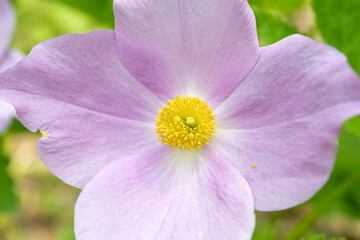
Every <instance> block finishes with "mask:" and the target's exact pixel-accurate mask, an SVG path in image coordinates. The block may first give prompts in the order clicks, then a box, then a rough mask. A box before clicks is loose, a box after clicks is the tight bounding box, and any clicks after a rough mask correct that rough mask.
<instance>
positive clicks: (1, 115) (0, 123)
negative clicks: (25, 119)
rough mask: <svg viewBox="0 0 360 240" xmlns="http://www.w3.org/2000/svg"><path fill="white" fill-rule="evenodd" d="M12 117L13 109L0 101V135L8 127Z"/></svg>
mask: <svg viewBox="0 0 360 240" xmlns="http://www.w3.org/2000/svg"><path fill="white" fill-rule="evenodd" d="M13 117H15V110H14V108H13V107H12V106H11V105H10V104H8V103H6V102H2V101H0V134H1V133H2V132H3V131H5V130H6V129H7V128H8V127H9V125H10V123H11V119H12V118H13Z"/></svg>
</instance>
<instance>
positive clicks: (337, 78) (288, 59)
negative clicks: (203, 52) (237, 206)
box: [213, 35, 360, 211]
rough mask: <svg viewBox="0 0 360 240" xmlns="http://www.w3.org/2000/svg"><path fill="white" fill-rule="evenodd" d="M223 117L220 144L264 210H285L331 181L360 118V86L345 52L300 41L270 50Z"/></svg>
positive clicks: (229, 101) (219, 116) (282, 43)
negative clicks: (345, 126) (345, 138)
mask: <svg viewBox="0 0 360 240" xmlns="http://www.w3.org/2000/svg"><path fill="white" fill-rule="evenodd" d="M215 113H216V115H217V126H218V131H217V134H216V136H215V138H214V139H213V144H215V145H216V146H217V147H218V148H219V150H220V151H221V152H222V153H223V154H224V155H225V156H226V158H227V159H229V160H230V161H232V163H233V164H234V166H236V167H237V169H238V170H239V171H240V172H241V174H242V175H243V176H244V177H245V178H246V179H247V181H248V182H249V185H250V186H251V189H252V191H253V193H254V198H255V207H256V209H258V210H265V211H270V210H280V209H285V208H289V207H292V206H295V205H297V204H299V203H301V202H303V201H306V200H308V199H309V198H310V197H311V196H313V194H314V193H315V192H316V191H318V190H319V189H320V188H321V187H322V185H323V184H324V183H325V182H326V180H327V179H328V177H329V174H330V172H331V169H332V166H333V163H334V159H335V155H336V151H337V146H336V140H337V137H338V133H339V129H340V127H341V125H342V123H343V121H344V120H346V119H347V118H350V117H352V116H355V115H356V114H359V113H360V80H359V78H358V77H357V76H356V74H355V73H354V72H353V70H352V69H351V68H350V67H349V65H348V64H347V61H346V58H345V57H344V56H343V55H342V54H341V53H339V52H338V51H337V50H335V49H333V48H331V47H329V46H327V45H325V44H322V43H318V42H316V41H314V40H310V39H308V38H305V37H302V36H299V35H295V36H291V37H288V38H286V39H284V40H282V41H280V42H278V43H276V44H274V45H271V46H268V47H265V48H263V49H262V50H261V53H260V59H259V62H258V63H257V65H256V66H255V68H254V69H253V71H252V72H251V73H250V74H249V75H248V76H247V78H246V79H245V80H244V81H243V82H242V83H241V84H240V86H239V87H238V88H237V89H236V90H235V91H234V93H233V94H232V95H231V96H230V97H229V98H228V99H227V100H226V101H225V102H224V103H223V104H222V105H221V106H219V108H218V109H216V111H215ZM254 164H256V167H255V165H254ZM253 165H254V166H253ZM254 167H255V168H254Z"/></svg>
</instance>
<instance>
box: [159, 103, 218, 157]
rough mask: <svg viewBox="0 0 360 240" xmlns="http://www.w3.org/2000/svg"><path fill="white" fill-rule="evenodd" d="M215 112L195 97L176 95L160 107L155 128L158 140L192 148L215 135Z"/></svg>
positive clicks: (201, 144)
mask: <svg viewBox="0 0 360 240" xmlns="http://www.w3.org/2000/svg"><path fill="white" fill-rule="evenodd" d="M215 125H216V123H215V115H214V114H213V113H212V110H211V108H210V107H209V105H208V104H207V103H206V102H204V101H202V100H200V99H199V98H197V97H189V96H176V97H175V99H174V100H169V101H168V105H167V106H166V105H164V106H163V108H162V109H160V110H159V115H158V117H157V119H156V123H155V126H156V127H157V128H156V129H155V131H156V134H157V135H158V137H159V141H160V142H161V143H163V144H166V145H169V146H173V147H174V148H180V149H189V150H191V151H194V150H195V149H200V148H201V147H202V146H204V145H205V144H207V143H208V142H209V140H210V139H211V137H213V136H214V134H215V132H216V130H215Z"/></svg>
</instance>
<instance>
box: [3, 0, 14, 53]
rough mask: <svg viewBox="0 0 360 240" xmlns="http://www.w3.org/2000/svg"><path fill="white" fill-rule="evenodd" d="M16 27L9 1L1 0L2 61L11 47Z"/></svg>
mask: <svg viewBox="0 0 360 240" xmlns="http://www.w3.org/2000/svg"><path fill="white" fill-rule="evenodd" d="M14 27H15V16H14V10H13V8H12V6H11V4H10V1H9V0H0V59H1V58H2V57H3V54H4V53H5V51H6V49H7V48H8V47H9V44H10V41H11V38H12V37H13V32H14Z"/></svg>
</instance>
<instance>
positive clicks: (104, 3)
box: [57, 0, 115, 29]
mask: <svg viewBox="0 0 360 240" xmlns="http://www.w3.org/2000/svg"><path fill="white" fill-rule="evenodd" d="M57 1H60V2H63V3H66V4H69V5H70V6H73V7H75V8H77V9H79V10H81V11H84V12H86V13H88V14H90V15H92V16H94V17H95V18H96V19H98V20H100V21H102V22H104V23H106V24H108V25H109V26H112V29H113V26H114V25H115V24H114V14H113V1H112V0H101V1H99V0H57Z"/></svg>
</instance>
